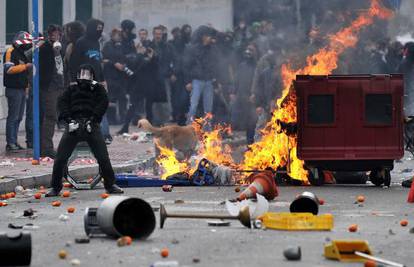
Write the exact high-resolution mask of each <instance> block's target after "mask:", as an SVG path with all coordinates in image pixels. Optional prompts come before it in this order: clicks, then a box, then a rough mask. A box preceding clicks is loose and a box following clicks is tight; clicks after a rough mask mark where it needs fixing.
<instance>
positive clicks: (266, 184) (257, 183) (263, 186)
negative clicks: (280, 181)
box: [237, 171, 279, 200]
mask: <svg viewBox="0 0 414 267" xmlns="http://www.w3.org/2000/svg"><path fill="white" fill-rule="evenodd" d="M247 180H248V181H249V182H250V185H249V187H247V188H246V189H245V190H244V191H243V192H242V193H241V194H240V195H239V196H238V197H237V200H244V199H248V198H254V197H256V194H257V193H258V194H261V195H263V196H264V197H265V198H266V199H267V200H273V199H274V198H275V197H277V196H278V195H279V192H278V189H277V186H276V183H275V179H274V178H273V173H272V172H271V171H263V172H259V173H254V174H252V175H250V176H249V177H248V178H247Z"/></svg>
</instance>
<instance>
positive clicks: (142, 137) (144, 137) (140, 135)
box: [122, 132, 151, 143]
mask: <svg viewBox="0 0 414 267" xmlns="http://www.w3.org/2000/svg"><path fill="white" fill-rule="evenodd" d="M122 137H123V138H124V139H128V140H132V141H135V142H138V143H148V142H149V141H151V138H150V137H149V135H148V134H147V133H146V132H136V133H133V134H128V133H124V134H122Z"/></svg>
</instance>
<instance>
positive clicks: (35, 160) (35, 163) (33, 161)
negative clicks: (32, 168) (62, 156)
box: [32, 159, 40, 165]
mask: <svg viewBox="0 0 414 267" xmlns="http://www.w3.org/2000/svg"><path fill="white" fill-rule="evenodd" d="M39 164H40V162H39V161H38V160H37V159H32V165H39Z"/></svg>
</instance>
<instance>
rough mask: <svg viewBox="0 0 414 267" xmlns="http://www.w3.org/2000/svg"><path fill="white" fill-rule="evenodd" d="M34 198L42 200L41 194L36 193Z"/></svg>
mask: <svg viewBox="0 0 414 267" xmlns="http://www.w3.org/2000/svg"><path fill="white" fill-rule="evenodd" d="M34 198H35V199H41V198H42V193H36V194H34Z"/></svg>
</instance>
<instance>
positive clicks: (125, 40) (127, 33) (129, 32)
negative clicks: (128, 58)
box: [121, 19, 137, 55]
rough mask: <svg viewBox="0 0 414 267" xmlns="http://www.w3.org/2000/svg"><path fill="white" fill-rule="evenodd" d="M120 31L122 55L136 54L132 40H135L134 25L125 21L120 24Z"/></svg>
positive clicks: (127, 20)
mask: <svg viewBox="0 0 414 267" xmlns="http://www.w3.org/2000/svg"><path fill="white" fill-rule="evenodd" d="M121 29H122V42H121V43H122V52H123V53H124V55H128V54H133V53H136V50H135V44H134V40H135V38H137V35H136V33H135V30H136V28H135V23H134V22H133V21H132V20H129V19H125V20H123V21H122V22H121Z"/></svg>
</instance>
